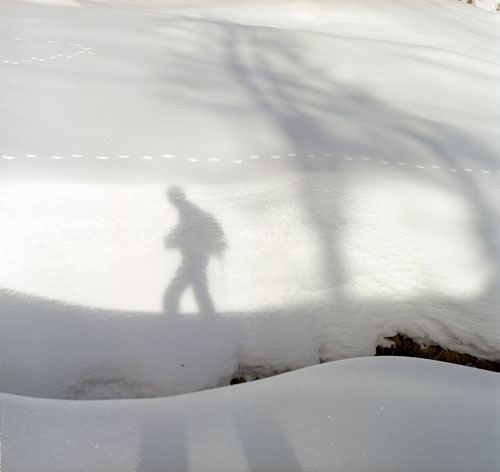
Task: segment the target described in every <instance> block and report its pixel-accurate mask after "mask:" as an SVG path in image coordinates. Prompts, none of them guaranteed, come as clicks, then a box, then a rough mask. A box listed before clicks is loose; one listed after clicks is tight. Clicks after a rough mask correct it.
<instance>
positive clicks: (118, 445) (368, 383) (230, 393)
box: [1, 358, 500, 472]
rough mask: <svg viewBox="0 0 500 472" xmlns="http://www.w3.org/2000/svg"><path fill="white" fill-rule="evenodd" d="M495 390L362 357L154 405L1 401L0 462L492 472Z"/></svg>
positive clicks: (407, 364) (499, 428) (460, 376)
mask: <svg viewBox="0 0 500 472" xmlns="http://www.w3.org/2000/svg"><path fill="white" fill-rule="evenodd" d="M499 391H500V376H499V375H498V374H494V373H491V372H484V371H478V370H474V369H471V368H469V367H460V366H453V365H449V364H443V363H439V362H433V361H426V360H419V359H405V358H364V359H352V360H344V361H339V362H333V363H329V364H323V365H321V366H314V367H309V368H307V369H302V370H300V371H296V372H291V373H288V374H283V375H281V376H277V377H273V378H270V379H265V380H261V381H258V382H252V383H249V384H243V385H237V386H234V387H226V388H221V389H216V390H210V391H204V392H197V393H193V394H189V395H181V396H177V397H170V398H161V399H147V400H107V401H91V402H89V401H79V402H68V401H64V400H45V399H34V398H27V397H18V396H11V395H3V397H2V403H1V405H2V410H1V413H2V426H3V429H2V436H3V438H4V444H3V462H2V465H3V466H4V467H5V470H6V471H7V472H21V471H22V472H58V471H60V472H90V471H92V472H123V471H137V472H153V471H162V472H164V471H173V472H183V471H215V470H217V471H227V472H229V471H231V472H237V471H253V472H259V471H262V472H276V471H283V472H298V471H313V470H314V471H318V472H319V471H328V472H337V471H338V472H344V471H350V472H358V471H359V472H361V471H363V472H365V471H370V472H378V471H380V472H400V471H405V472H436V471H443V472H451V471H453V472H470V471H472V470H473V471H477V472H497V471H498V470H499V469H500V451H499V450H498V444H499V443H500V396H499V395H498V392H499ZM2 470H3V469H2Z"/></svg>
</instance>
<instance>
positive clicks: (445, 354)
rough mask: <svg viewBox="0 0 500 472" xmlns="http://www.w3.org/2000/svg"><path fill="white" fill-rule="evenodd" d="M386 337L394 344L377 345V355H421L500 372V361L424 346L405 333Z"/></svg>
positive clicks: (425, 357) (438, 347) (424, 357)
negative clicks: (386, 345)
mask: <svg viewBox="0 0 500 472" xmlns="http://www.w3.org/2000/svg"><path fill="white" fill-rule="evenodd" d="M386 339H388V340H389V341H392V342H393V344H394V345H393V346H392V347H381V346H377V350H376V354H375V355H376V356H403V357H419V358H422V359H432V360H435V361H442V362H450V363H452V364H459V365H465V366H469V367H476V368H478V369H484V370H491V371H493V372H500V362H494V361H488V360H484V359H478V358H477V357H474V356H470V355H469V354H462V353H460V352H456V351H450V350H448V349H443V348H442V347H440V346H436V345H430V346H427V347H422V346H420V344H418V343H416V342H415V341H413V339H411V338H409V337H408V336H405V335H404V334H397V335H396V336H392V337H390V338H386Z"/></svg>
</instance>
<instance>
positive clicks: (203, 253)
mask: <svg viewBox="0 0 500 472" xmlns="http://www.w3.org/2000/svg"><path fill="white" fill-rule="evenodd" d="M167 198H168V200H169V201H170V203H171V204H172V205H173V206H174V207H175V208H176V210H177V212H178V214H179V217H178V223H177V226H175V227H174V228H173V229H172V230H171V231H170V233H169V234H168V235H167V236H166V238H165V246H166V248H167V249H169V250H178V251H179V252H180V253H181V265H180V267H179V268H178V269H177V272H176V273H175V275H174V277H173V279H172V280H171V282H170V285H169V286H168V288H167V290H166V292H165V296H164V300H163V312H164V314H165V315H178V314H179V305H180V301H181V298H182V296H183V294H184V292H185V291H186V290H187V289H189V288H191V289H192V291H193V295H194V298H195V300H196V303H197V305H198V310H199V312H200V314H207V315H211V314H215V309H214V304H213V301H212V297H211V296H210V292H209V288H208V277H207V269H208V263H209V261H210V257H211V256H215V257H221V256H222V254H223V253H224V251H225V250H226V248H227V243H226V240H225V235H224V231H223V230H222V226H221V225H220V223H219V222H218V221H217V220H216V219H215V217H214V216H213V215H211V214H210V213H208V212H206V211H205V210H203V209H202V208H200V207H199V206H198V205H196V204H195V203H193V202H192V201H190V200H188V198H187V196H186V193H185V192H184V190H183V189H182V188H181V187H179V186H171V187H169V188H168V190H167Z"/></svg>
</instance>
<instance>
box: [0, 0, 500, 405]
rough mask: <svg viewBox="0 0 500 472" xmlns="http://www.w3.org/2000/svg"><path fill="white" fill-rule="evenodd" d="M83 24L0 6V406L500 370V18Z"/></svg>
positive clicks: (339, 9) (418, 10)
mask: <svg viewBox="0 0 500 472" xmlns="http://www.w3.org/2000/svg"><path fill="white" fill-rule="evenodd" d="M74 3H75V2H74ZM76 3H77V6H78V7H79V8H67V6H64V5H59V6H58V5H54V4H53V3H51V4H48V3H47V2H42V3H40V4H33V3H18V2H2V3H1V4H0V18H1V20H0V21H1V22H2V28H1V30H0V31H1V32H0V37H1V41H0V45H1V48H2V49H1V50H0V56H1V57H0V67H1V69H2V70H1V74H0V89H1V90H2V91H3V92H2V94H1V95H0V105H1V107H0V109H1V110H2V112H1V113H2V116H3V117H4V120H3V122H2V127H1V128H0V142H1V146H2V149H1V150H0V156H1V159H0V182H1V185H0V226H1V227H2V231H1V233H0V247H1V248H2V251H1V252H0V287H2V291H1V292H0V293H1V297H2V304H1V310H2V311H1V316H2V318H1V324H2V326H1V328H2V329H1V330H0V341H1V342H0V354H1V356H2V363H1V365H0V389H1V390H2V391H4V392H7V393H15V394H22V395H36V396H45V397H54V398H110V397H143V396H160V395H170V394H178V393H185V392H190V391H194V390H200V389H203V388H207V387H213V386H216V385H221V384H224V383H225V382H227V380H228V379H229V378H230V377H231V375H233V374H234V373H235V372H237V371H238V372H247V373H248V372H254V373H258V374H259V375H267V374H270V373H275V372H280V371H285V370H290V369H295V368H299V367H304V366H307V365H312V364H316V363H318V362H319V360H320V359H322V360H335V359H343V358H350V357H360V356H368V355H372V354H374V352H375V347H376V345H377V344H381V343H383V342H384V337H386V336H392V335H394V334H396V333H397V332H403V333H405V334H408V335H410V336H413V337H414V338H415V339H417V340H420V341H421V342H433V343H438V344H440V345H441V346H443V347H448V348H451V349H455V350H457V351H460V352H467V353H470V354H472V355H476V356H479V357H481V358H486V359H498V358H499V357H500V353H499V346H500V317H499V316H498V308H499V297H500V276H499V270H498V269H499V267H500V264H499V262H500V260H499V259H500V246H499V241H500V238H499V230H500V218H499V210H500V208H499V206H498V203H497V202H498V201H499V198H500V195H499V193H500V192H499V185H498V182H499V179H500V162H499V160H500V156H499V152H498V151H499V149H498V142H499V137H500V133H499V130H500V126H499V123H500V119H499V114H500V89H499V88H498V83H499V79H500V64H499V62H498V45H499V38H500V28H499V27H498V26H499V23H500V16H498V15H494V14H489V13H486V12H484V11H481V10H480V9H476V8H472V7H471V6H470V5H467V4H464V3H460V2H457V1H452V0H446V1H429V2H415V1H407V0H398V1H391V2H387V1H383V0H370V1H362V2H338V1H330V2H321V3H316V2H304V1H300V2H298V1H297V2H296V1H290V2H286V5H285V4H284V3H283V2H268V1H266V2H238V3H237V4H235V3H234V2H223V1H207V2H201V3H185V4H179V3H176V2H153V3H154V5H153V6H151V7H149V8H146V7H141V4H140V3H136V4H133V5H129V6H123V5H118V4H107V3H103V2H91V3H85V2H76ZM5 91H6V92H8V93H4V92H5ZM173 185H175V186H177V187H178V190H179V191H180V192H181V193H182V192H184V194H185V197H184V200H183V203H181V204H179V203H177V204H176V203H175V201H174V200H175V199H174V200H172V199H171V198H170V199H169V197H167V195H166V194H167V189H168V188H171V186H173ZM214 231H215V232H216V233H217V232H219V233H220V234H219V236H217V238H219V239H220V241H221V244H222V246H221V248H220V249H219V250H215V249H214V244H216V242H215V241H214ZM172 232H174V233H175V232H177V233H180V234H181V235H183V236H182V238H181V239H182V240H183V241H184V242H182V243H178V244H177V245H174V246H175V247H172V244H170V243H168V241H167V243H168V244H167V247H165V243H166V241H165V238H166V237H167V236H168V235H169V234H170V235H172V234H174V233H172ZM177 239H179V238H177ZM167 240H168V237H167ZM190 287H192V288H193V289H194V294H195V295H196V297H193V293H191V290H190ZM185 289H187V290H185Z"/></svg>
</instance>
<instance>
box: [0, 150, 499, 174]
mask: <svg viewBox="0 0 500 472" xmlns="http://www.w3.org/2000/svg"><path fill="white" fill-rule="evenodd" d="M43 157H45V158H48V159H51V160H55V161H59V160H63V159H66V160H67V159H70V160H75V161H76V160H80V159H83V158H86V159H95V160H100V161H109V160H137V159H139V160H144V161H151V160H155V159H156V160H177V161H179V160H181V161H186V162H192V163H197V162H210V163H216V162H226V163H231V164H244V163H245V162H251V161H257V160H259V159H271V160H278V159H282V158H285V159H286V158H297V157H301V158H305V159H311V160H314V159H328V160H344V161H351V162H353V161H371V162H373V163H377V164H380V165H385V166H400V167H404V166H407V167H413V168H416V169H432V170H446V171H449V172H474V169H471V168H470V167H463V168H458V167H443V166H439V165H435V164H431V165H422V164H412V163H409V162H404V161H388V160H385V159H373V158H371V157H353V156H343V157H342V156H337V155H335V154H332V153H325V154H304V155H299V154H297V153H288V154H284V155H282V154H281V155H280V154H272V155H268V156H265V155H260V154H253V155H250V156H248V157H247V158H245V159H222V158H219V157H207V158H195V157H179V156H176V155H174V154H161V155H159V156H153V155H143V156H135V157H134V156H131V155H129V154H118V155H116V156H109V155H92V156H85V155H84V154H71V155H69V156H62V155H50V156H39V155H37V154H24V155H23V156H14V155H5V154H3V155H2V156H1V158H2V159H3V160H4V161H14V160H17V159H23V160H31V159H39V158H43ZM476 172H480V173H482V174H485V175H500V171H490V170H486V169H480V170H479V171H476Z"/></svg>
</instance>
